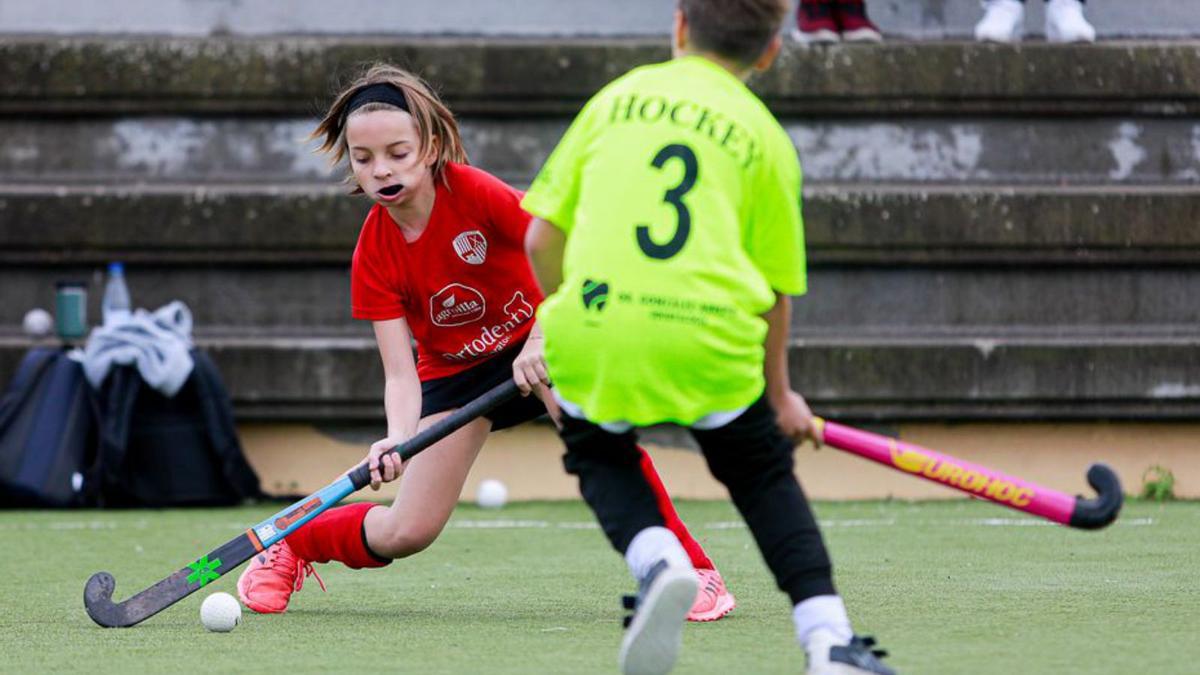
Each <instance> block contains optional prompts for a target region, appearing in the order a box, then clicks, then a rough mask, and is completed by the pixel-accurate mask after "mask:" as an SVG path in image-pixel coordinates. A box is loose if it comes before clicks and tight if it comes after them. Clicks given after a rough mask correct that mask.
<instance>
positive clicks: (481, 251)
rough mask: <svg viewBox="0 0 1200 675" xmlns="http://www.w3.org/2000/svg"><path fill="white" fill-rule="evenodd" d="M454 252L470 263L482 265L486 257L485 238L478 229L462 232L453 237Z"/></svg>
mask: <svg viewBox="0 0 1200 675" xmlns="http://www.w3.org/2000/svg"><path fill="white" fill-rule="evenodd" d="M454 252H455V253H457V254H458V257H459V258H462V261H463V262H465V263H467V264H470V265H482V264H483V261H484V260H486V259H487V239H485V238H484V236H483V233H482V232H480V231H479V230H471V231H469V232H463V233H462V234H460V235H458V236H457V237H455V238H454Z"/></svg>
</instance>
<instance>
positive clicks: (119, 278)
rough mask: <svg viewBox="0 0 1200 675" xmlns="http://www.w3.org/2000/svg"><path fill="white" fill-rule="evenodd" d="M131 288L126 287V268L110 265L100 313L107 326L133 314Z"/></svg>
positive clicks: (114, 264) (117, 263)
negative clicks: (130, 299)
mask: <svg viewBox="0 0 1200 675" xmlns="http://www.w3.org/2000/svg"><path fill="white" fill-rule="evenodd" d="M132 309H133V308H132V306H131V304H130V301H129V287H128V286H126V285H125V266H124V265H122V264H121V263H119V262H115V263H109V264H108V282H107V283H105V284H104V299H103V300H102V301H101V303H100V313H101V315H102V317H103V319H104V325H105V326H111V325H113V324H115V323H119V322H121V321H124V320H126V319H128V318H129V315H130V313H131V312H132Z"/></svg>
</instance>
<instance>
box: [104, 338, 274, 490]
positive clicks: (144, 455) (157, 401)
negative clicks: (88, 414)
mask: <svg viewBox="0 0 1200 675" xmlns="http://www.w3.org/2000/svg"><path fill="white" fill-rule="evenodd" d="M191 355H192V358H193V360H194V363H195V367H194V368H193V369H192V373H191V375H190V376H189V377H188V380H187V382H185V383H184V385H183V387H182V388H181V389H180V390H179V392H178V393H176V394H175V396H174V397H171V398H168V397H166V396H164V395H163V394H161V393H159V392H158V391H155V390H154V389H152V388H151V387H150V386H149V385H147V384H146V383H145V382H144V381H143V380H142V378H141V375H139V374H138V372H137V369H136V368H135V367H134V366H116V367H114V368H113V369H112V371H111V372H110V373H109V375H108V377H107V378H105V381H104V384H103V385H102V387H101V396H100V399H101V405H102V409H101V419H102V420H103V422H102V425H101V429H102V431H101V436H100V446H101V450H100V453H101V462H100V464H101V467H102V477H101V481H102V496H101V503H102V505H104V506H226V505H233V504H239V503H241V502H243V501H245V500H247V499H257V498H260V497H263V496H264V495H263V493H262V491H261V490H260V489H259V482H258V476H257V474H255V473H254V469H253V468H251V466H250V464H249V463H248V462H246V458H245V455H243V454H242V446H241V443H240V442H239V441H238V437H237V431H236V429H235V427H234V422H233V406H232V404H231V403H230V400H229V394H228V393H226V391H225V386H224V385H223V384H222V382H221V377H220V375H219V373H218V372H217V368H216V365H214V364H213V362H212V360H211V359H209V357H208V355H207V354H205V353H204V352H203V351H200V350H199V349H193V350H192V352H191Z"/></svg>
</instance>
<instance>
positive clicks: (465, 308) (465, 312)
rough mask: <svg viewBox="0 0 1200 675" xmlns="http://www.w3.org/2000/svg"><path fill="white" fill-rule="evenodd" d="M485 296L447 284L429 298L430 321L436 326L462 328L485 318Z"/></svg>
mask: <svg viewBox="0 0 1200 675" xmlns="http://www.w3.org/2000/svg"><path fill="white" fill-rule="evenodd" d="M486 308H487V305H486V301H485V300H484V299H483V294H482V293H480V292H479V291H477V290H475V289H474V288H471V287H470V286H464V285H462V284H458V283H454V284H447V285H446V286H445V287H443V288H442V290H440V291H438V292H437V293H434V294H433V296H432V297H430V298H429V319H430V320H431V321H433V324H434V325H435V326H461V325H463V324H468V323H471V322H472V321H478V320H480V319H482V318H483V313H484V310H485V309H486Z"/></svg>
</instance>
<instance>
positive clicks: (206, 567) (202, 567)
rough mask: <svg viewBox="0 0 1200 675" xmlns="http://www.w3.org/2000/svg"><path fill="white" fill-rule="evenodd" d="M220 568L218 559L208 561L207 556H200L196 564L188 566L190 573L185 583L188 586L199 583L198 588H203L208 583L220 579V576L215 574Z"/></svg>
mask: <svg viewBox="0 0 1200 675" xmlns="http://www.w3.org/2000/svg"><path fill="white" fill-rule="evenodd" d="M220 566H221V559H220V558H217V559H216V560H211V561H210V560H209V559H208V556H202V557H201V558H200V559H199V560H197V561H196V562H194V563H191V564H190V565H188V567H190V568H192V573H191V574H189V575H188V578H187V581H188V583H189V584H194V583H196V582H200V587H201V588H204V585H205V584H207V583H208V582H210V581H216V580H217V579H220V578H221V575H220V574H217V572H216V570H217V568H218V567H220Z"/></svg>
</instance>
